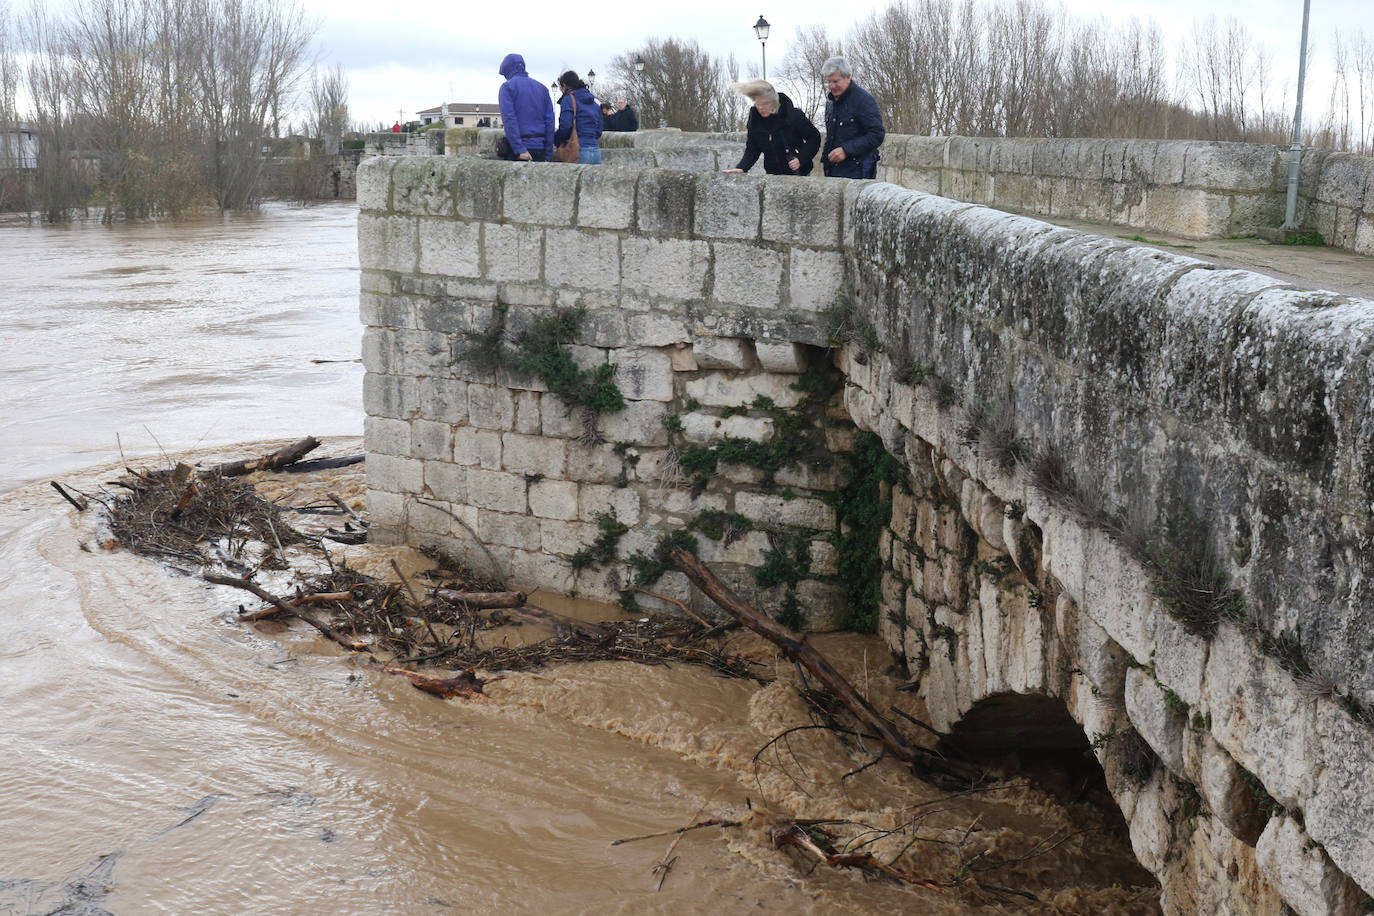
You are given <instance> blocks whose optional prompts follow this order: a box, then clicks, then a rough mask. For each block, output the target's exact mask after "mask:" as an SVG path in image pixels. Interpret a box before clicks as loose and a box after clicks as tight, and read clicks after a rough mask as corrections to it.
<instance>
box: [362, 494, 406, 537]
mask: <svg viewBox="0 0 1374 916" xmlns="http://www.w3.org/2000/svg"><path fill="white" fill-rule="evenodd" d="M407 501H408V498H407V497H406V496H404V495H403V494H400V493H388V492H386V491H385V490H373V489H369V490H368V491H367V520H368V521H369V522H370V523H371V524H372V525H373V527H376V528H391V529H404V528H405V526H406V504H407Z"/></svg>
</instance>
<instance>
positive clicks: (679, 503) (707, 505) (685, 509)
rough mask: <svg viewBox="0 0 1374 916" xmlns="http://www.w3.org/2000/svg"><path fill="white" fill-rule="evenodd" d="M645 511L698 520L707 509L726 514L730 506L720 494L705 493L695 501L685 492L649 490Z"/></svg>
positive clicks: (645, 496) (646, 494) (645, 499)
mask: <svg viewBox="0 0 1374 916" xmlns="http://www.w3.org/2000/svg"><path fill="white" fill-rule="evenodd" d="M644 505H645V509H646V510H647V511H650V512H660V513H667V514H669V515H679V516H687V517H689V518H696V517H697V516H698V515H700V514H701V513H702V512H704V511H706V510H707V509H715V510H717V511H720V512H724V511H725V510H726V509H727V508H728V505H727V503H726V501H725V497H724V496H721V495H720V494H718V493H703V494H701V495H700V496H698V497H696V498H695V499H693V498H692V494H690V493H688V492H687V491H685V490H662V489H655V490H649V491H648V492H647V493H645V494H644Z"/></svg>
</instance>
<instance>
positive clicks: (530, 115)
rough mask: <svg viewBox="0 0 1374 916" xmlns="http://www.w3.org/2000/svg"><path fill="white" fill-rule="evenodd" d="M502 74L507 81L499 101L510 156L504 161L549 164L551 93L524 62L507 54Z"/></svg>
mask: <svg viewBox="0 0 1374 916" xmlns="http://www.w3.org/2000/svg"><path fill="white" fill-rule="evenodd" d="M500 73H501V75H502V76H504V77H505V78H506V81H505V82H504V83H502V84H501V89H500V91H499V92H497V94H496V99H497V101H498V102H500V104H501V124H502V125H503V126H504V127H505V130H506V142H507V144H509V146H510V152H509V154H506V153H505V151H504V150H503V151H502V154H503V158H506V159H512V160H514V159H522V160H524V161H526V162H529V161H534V162H547V161H548V159H549V155H550V154H551V153H552V152H553V103H552V102H551V101H549V90H548V89H546V88H545V87H544V84H543V83H541V82H539V81H538V80H536V79H531V78H530V75H529V74H528V73H526V72H525V58H523V57H521V56H520V55H519V54H507V55H506V57H505V59H504V60H503V61H501V68H500Z"/></svg>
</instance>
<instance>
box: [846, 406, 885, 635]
mask: <svg viewBox="0 0 1374 916" xmlns="http://www.w3.org/2000/svg"><path fill="white" fill-rule="evenodd" d="M843 469H844V478H845V481H846V482H845V485H844V486H843V487H842V488H841V489H840V490H839V492H838V493H837V495H836V499H835V516H836V520H837V529H838V531H839V534H838V535H837V537H836V542H835V568H836V572H837V574H838V576H839V579H840V581H841V582H843V583H844V585H845V599H846V600H845V608H846V618H845V619H844V621H843V626H845V627H847V628H848V629H852V630H858V631H859V632H861V633H873V632H876V631H877V628H878V614H879V608H880V607H881V606H882V588H883V564H882V557H881V555H880V554H879V551H878V542H879V539H880V538H881V536H882V533H883V529H884V528H886V527H887V525H888V522H889V521H890V520H891V518H892V484H893V483H894V482H895V481H896V480H897V478H898V474H899V472H900V470H901V465H900V464H899V463H898V462H897V459H896V458H893V457H892V455H890V454H889V453H888V451H887V448H886V446H884V445H883V440H882V439H881V438H879V437H878V436H877V435H875V434H873V433H869V432H861V433H859V435H858V436H856V437H855V439H854V451H852V452H850V453H849V454H848V455H846V456H845V458H844V465H843Z"/></svg>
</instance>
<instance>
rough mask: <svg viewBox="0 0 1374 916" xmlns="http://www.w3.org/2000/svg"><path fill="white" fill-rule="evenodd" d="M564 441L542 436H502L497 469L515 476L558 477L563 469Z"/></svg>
mask: <svg viewBox="0 0 1374 916" xmlns="http://www.w3.org/2000/svg"><path fill="white" fill-rule="evenodd" d="M567 460H568V441H567V440H566V439H548V438H545V437H543V436H525V435H521V434H519V433H504V434H503V435H502V436H501V466H502V468H504V469H505V470H507V471H511V472H514V473H517V474H526V475H536V474H537V475H542V476H544V477H562V476H563V474H564V472H565V469H566V467H567Z"/></svg>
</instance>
